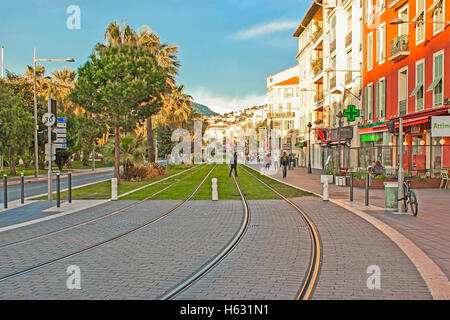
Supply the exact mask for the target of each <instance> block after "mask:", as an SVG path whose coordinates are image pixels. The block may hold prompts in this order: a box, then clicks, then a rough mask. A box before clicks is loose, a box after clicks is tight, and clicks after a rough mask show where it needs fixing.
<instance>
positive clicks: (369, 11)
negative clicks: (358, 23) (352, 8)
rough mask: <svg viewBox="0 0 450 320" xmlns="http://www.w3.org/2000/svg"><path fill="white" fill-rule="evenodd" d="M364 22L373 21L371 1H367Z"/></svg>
mask: <svg viewBox="0 0 450 320" xmlns="http://www.w3.org/2000/svg"><path fill="white" fill-rule="evenodd" d="M366 8H367V12H366V22H367V23H370V22H371V21H372V19H373V0H367V6H366Z"/></svg>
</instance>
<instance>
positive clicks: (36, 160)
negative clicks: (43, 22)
mask: <svg viewBox="0 0 450 320" xmlns="http://www.w3.org/2000/svg"><path fill="white" fill-rule="evenodd" d="M38 62H75V60H74V59H73V58H66V59H38V58H36V48H34V56H33V88H34V176H35V177H36V178H37V176H38V170H39V167H38V164H39V153H38V130H39V126H38V119H37V117H38V115H37V113H38V112H37V85H36V64H37V63H38ZM49 132H50V130H49ZM49 134H50V133H49ZM51 165H52V163H51V161H50V166H51Z"/></svg>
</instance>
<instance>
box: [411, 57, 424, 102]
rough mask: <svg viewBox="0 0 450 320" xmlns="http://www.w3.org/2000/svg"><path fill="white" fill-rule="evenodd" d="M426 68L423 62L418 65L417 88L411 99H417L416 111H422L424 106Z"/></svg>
mask: <svg viewBox="0 0 450 320" xmlns="http://www.w3.org/2000/svg"><path fill="white" fill-rule="evenodd" d="M424 66H425V64H424V63H423V61H422V62H420V63H417V64H416V87H415V88H414V90H413V92H412V93H411V95H410V97H414V96H415V97H416V111H419V110H422V109H423V106H424V75H425V73H424Z"/></svg>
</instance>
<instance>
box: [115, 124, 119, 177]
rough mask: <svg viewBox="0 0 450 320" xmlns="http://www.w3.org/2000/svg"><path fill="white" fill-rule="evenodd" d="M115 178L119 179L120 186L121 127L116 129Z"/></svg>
mask: <svg viewBox="0 0 450 320" xmlns="http://www.w3.org/2000/svg"><path fill="white" fill-rule="evenodd" d="M114 162H115V163H114V178H117V184H119V174H120V172H119V169H120V137H119V127H115V128H114Z"/></svg>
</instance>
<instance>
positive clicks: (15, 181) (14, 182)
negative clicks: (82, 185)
mask: <svg viewBox="0 0 450 320" xmlns="http://www.w3.org/2000/svg"><path fill="white" fill-rule="evenodd" d="M110 171H111V172H113V171H114V170H101V171H86V172H84V171H81V172H77V171H75V172H74V171H72V177H79V176H85V175H88V174H92V173H94V174H100V173H105V172H110ZM64 176H67V172H63V173H62V174H61V178H63V177H64ZM26 178H27V177H25V184H27V183H35V182H43V181H47V180H48V177H47V176H45V177H42V178H31V179H28V180H27V179H26ZM9 179H11V180H9ZM9 179H8V186H14V185H17V184H20V177H14V178H9ZM0 187H3V181H1V182H0Z"/></svg>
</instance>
